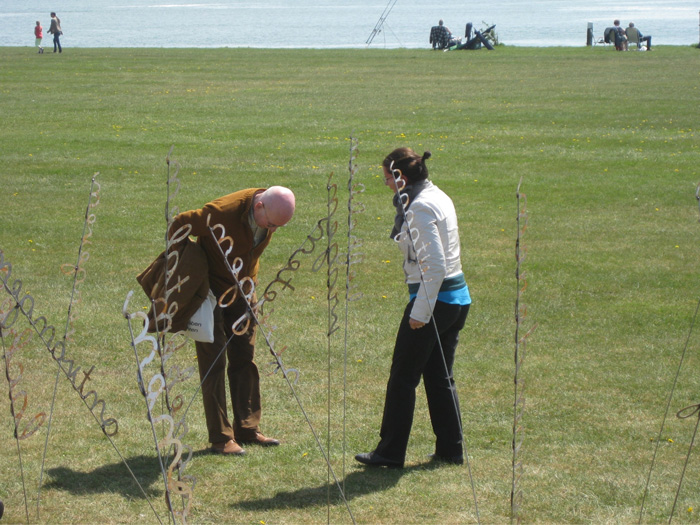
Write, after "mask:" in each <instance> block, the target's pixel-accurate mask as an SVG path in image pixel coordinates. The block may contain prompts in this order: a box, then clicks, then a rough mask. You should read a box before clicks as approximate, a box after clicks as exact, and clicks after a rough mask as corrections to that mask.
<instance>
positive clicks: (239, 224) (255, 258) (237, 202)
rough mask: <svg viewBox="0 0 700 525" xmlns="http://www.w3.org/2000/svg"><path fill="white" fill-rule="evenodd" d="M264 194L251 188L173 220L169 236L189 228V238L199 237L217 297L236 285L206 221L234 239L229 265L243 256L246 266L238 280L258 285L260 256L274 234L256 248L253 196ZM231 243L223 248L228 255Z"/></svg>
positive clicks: (269, 233)
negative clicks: (251, 225)
mask: <svg viewBox="0 0 700 525" xmlns="http://www.w3.org/2000/svg"><path fill="white" fill-rule="evenodd" d="M262 191H265V188H250V189H247V190H241V191H237V192H235V193H230V194H228V195H224V196H223V197H220V198H218V199H216V200H214V201H212V202H210V203H208V204H205V205H204V207H203V208H201V209H199V210H192V211H186V212H182V213H180V214H179V215H176V216H175V217H174V218H173V222H172V224H171V226H170V234H171V235H174V234H175V233H176V232H177V231H178V229H180V228H181V227H183V226H186V225H190V226H191V227H192V230H191V231H190V235H192V236H195V237H197V243H198V244H199V245H200V246H201V247H202V248H203V249H204V253H205V254H206V256H207V261H208V263H209V284H210V286H211V289H212V291H213V292H214V295H216V297H217V298H218V297H220V296H221V294H223V293H224V292H225V291H226V290H228V289H229V288H230V287H232V286H235V284H236V283H235V281H234V279H233V277H232V276H231V272H230V270H229V268H228V266H227V265H226V261H224V259H223V257H222V255H221V250H219V247H218V246H217V241H216V239H214V238H213V237H212V236H211V233H210V231H209V227H208V226H207V218H208V217H209V216H211V219H209V224H210V225H211V226H212V228H213V227H214V226H215V225H217V224H221V225H222V226H223V227H224V229H225V230H226V233H225V235H226V236H228V237H230V238H231V239H232V240H233V249H232V250H231V252H230V253H229V255H228V262H229V264H230V265H231V266H232V267H233V266H234V260H235V259H236V258H237V257H240V259H241V261H242V263H243V266H242V268H241V270H240V272H239V274H238V279H239V280H241V279H243V278H244V277H250V278H251V279H253V282H256V283H257V276H258V268H259V266H260V263H259V261H260V256H261V255H262V253H263V251H264V250H265V248H266V247H267V245H268V244H269V243H270V239H271V237H272V232H270V231H268V232H267V235H266V236H265V238H264V239H263V241H262V242H261V243H260V244H258V245H257V246H255V247H253V230H252V229H251V228H250V223H249V220H248V218H249V215H250V210H251V208H252V206H253V197H254V196H255V194H256V193H259V192H262ZM215 234H216V236H217V237H220V236H221V235H222V233H221V229H220V228H217V229H215ZM229 246H230V243H226V244H223V245H222V248H223V251H224V252H225V251H226V250H227V249H228V248H229Z"/></svg>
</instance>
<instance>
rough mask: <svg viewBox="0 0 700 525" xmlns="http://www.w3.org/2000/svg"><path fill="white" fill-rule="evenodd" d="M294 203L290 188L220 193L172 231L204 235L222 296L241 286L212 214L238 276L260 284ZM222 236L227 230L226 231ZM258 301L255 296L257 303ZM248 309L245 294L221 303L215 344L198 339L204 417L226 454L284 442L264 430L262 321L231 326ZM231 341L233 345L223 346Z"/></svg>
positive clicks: (214, 286)
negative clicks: (258, 350)
mask: <svg viewBox="0 0 700 525" xmlns="http://www.w3.org/2000/svg"><path fill="white" fill-rule="evenodd" d="M294 208H295V198H294V193H292V191H291V190H290V189H288V188H284V187H282V186H272V187H270V188H267V189H265V188H250V189H247V190H241V191H237V192H235V193H231V194H229V195H225V196H223V197H220V198H218V199H216V200H214V201H212V202H210V203H208V204H206V205H205V206H204V207H203V208H201V209H199V210H192V211H187V212H183V213H180V214H179V215H177V216H175V218H174V219H173V222H172V225H171V227H170V234H171V235H174V234H175V232H177V230H178V229H179V228H181V227H182V226H184V225H187V224H189V225H190V226H192V231H191V234H190V235H193V236H195V237H197V242H198V243H199V245H200V246H201V247H202V249H203V250H204V252H205V253H206V256H207V262H208V264H209V285H210V287H211V290H212V292H214V295H216V297H217V299H218V298H219V297H221V295H222V294H224V292H226V290H228V289H230V288H231V287H232V286H235V281H234V279H233V276H232V275H231V272H230V271H229V269H228V266H227V265H226V262H225V261H224V260H223V256H222V255H221V251H220V250H219V247H218V245H217V242H216V239H214V238H213V237H212V236H211V233H210V232H209V228H208V226H207V218H208V217H211V218H210V219H209V224H210V225H211V226H212V227H214V226H215V225H217V224H221V225H222V226H223V227H224V228H225V230H226V235H227V236H230V237H231V238H232V239H233V249H232V251H231V253H230V254H229V255H228V260H229V264H230V265H231V267H234V260H235V259H236V258H240V259H241V261H242V266H241V270H240V272H239V273H238V276H237V278H238V280H239V281H240V280H241V279H243V278H244V277H250V278H251V279H252V280H253V282H255V283H256V284H257V275H258V267H259V262H258V260H259V258H260V255H262V252H263V251H264V250H265V247H266V246H267V245H268V244H269V243H270V239H271V238H272V234H273V233H274V232H275V231H276V230H277V228H280V227H282V226H284V225H285V224H287V223H288V222H289V221H290V220H291V218H292V216H293V215H294ZM216 234H217V235H221V233H220V232H219V231H216ZM239 295H240V294H239ZM228 296H229V295H228V294H227V297H228ZM255 300H256V298H255V297H253V302H254V301H255ZM246 309H247V306H246V302H245V299H244V298H242V297H238V298H237V299H236V300H235V301H234V302H233V303H232V304H231V305H229V306H227V307H226V308H221V307H219V306H218V305H217V307H216V308H215V309H214V342H213V343H202V342H199V341H197V342H196V347H197V363H198V365H199V376H200V379H201V380H202V400H203V402H204V416H205V418H206V422H207V431H208V433H209V442H210V443H211V450H212V452H216V453H219V454H225V455H239V456H240V455H243V454H245V450H244V449H243V448H242V447H241V444H257V445H261V446H273V445H279V443H280V442H279V441H278V440H276V439H273V438H271V437H266V436H264V435H263V434H262V432H261V431H260V417H261V404H260V376H259V373H258V367H257V366H256V364H255V362H254V361H253V356H254V353H255V331H256V326H255V323H252V322H251V323H250V326H249V328H248V330H247V331H246V333H244V334H242V335H233V330H232V325H233V323H235V322H236V320H237V319H238V318H239V317H241V316H242V315H243V314H245V312H246ZM227 341H228V345H227V344H226V342H227ZM224 346H226V351H225V352H221V349H222V348H223V347H224ZM219 353H221V355H220V356H219ZM217 356H219V358H218V359H217ZM227 360H228V367H227V364H226V362H227ZM226 374H228V381H229V389H230V394H231V403H232V409H233V424H232V423H231V422H230V421H229V418H228V412H227V409H226Z"/></svg>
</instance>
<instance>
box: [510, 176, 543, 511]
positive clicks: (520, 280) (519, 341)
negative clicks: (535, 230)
mask: <svg viewBox="0 0 700 525" xmlns="http://www.w3.org/2000/svg"><path fill="white" fill-rule="evenodd" d="M522 182H523V180H522V178H521V179H520V182H519V183H518V189H517V192H516V201H517V211H518V213H517V217H516V225H517V234H516V238H515V280H516V285H517V292H516V295H515V354H514V360H515V373H514V376H513V385H514V397H515V400H514V402H513V439H512V443H511V448H512V451H513V458H512V478H511V490H510V520H511V523H513V522H515V523H520V522H521V520H522V515H521V513H520V510H521V505H522V498H523V491H522V488H521V487H520V479H521V478H522V475H523V463H522V461H521V459H520V449H521V447H522V445H523V440H524V438H525V437H524V430H523V427H522V419H523V415H524V414H525V379H524V378H523V377H522V368H523V364H524V362H525V355H526V353H527V352H526V350H527V339H528V338H529V337H530V335H531V334H532V332H534V330H535V328H536V327H537V325H532V327H531V328H530V329H529V330H527V331H526V332H525V334H524V335H522V336H521V335H520V334H521V332H522V330H523V328H524V326H523V322H524V320H525V318H526V317H527V306H525V305H524V304H523V301H522V299H523V294H524V293H525V290H526V289H527V278H526V272H525V271H524V270H523V268H522V264H523V262H524V261H525V258H526V255H527V247H526V246H525V245H524V244H523V237H524V236H525V231H526V230H527V221H528V213H527V196H526V195H525V194H524V193H522V192H521V191H520V186H521V185H522Z"/></svg>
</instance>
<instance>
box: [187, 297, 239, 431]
mask: <svg viewBox="0 0 700 525" xmlns="http://www.w3.org/2000/svg"><path fill="white" fill-rule="evenodd" d="M226 340H227V337H226V332H225V330H224V321H223V316H222V313H221V308H219V307H218V306H217V307H216V308H215V309H214V342H213V343H202V342H199V341H197V342H196V347H197V365H198V366H199V378H200V381H202V401H203V402H204V417H205V418H206V422H207V431H208V433H209V442H210V443H212V444H222V443H226V442H227V441H229V440H231V439H234V433H233V427H232V426H231V423H230V422H229V419H228V415H227V412H226V350H223V351H222V348H224V345H225V344H226Z"/></svg>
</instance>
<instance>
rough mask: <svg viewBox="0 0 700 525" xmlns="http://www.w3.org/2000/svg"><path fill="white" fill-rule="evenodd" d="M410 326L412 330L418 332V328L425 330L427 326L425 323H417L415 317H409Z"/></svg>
mask: <svg viewBox="0 0 700 525" xmlns="http://www.w3.org/2000/svg"><path fill="white" fill-rule="evenodd" d="M408 325H409V326H410V327H411V330H416V329H418V328H423V327H424V326H425V323H423V322H421V321H416V320H415V319H414V318H413V317H409V318H408Z"/></svg>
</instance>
